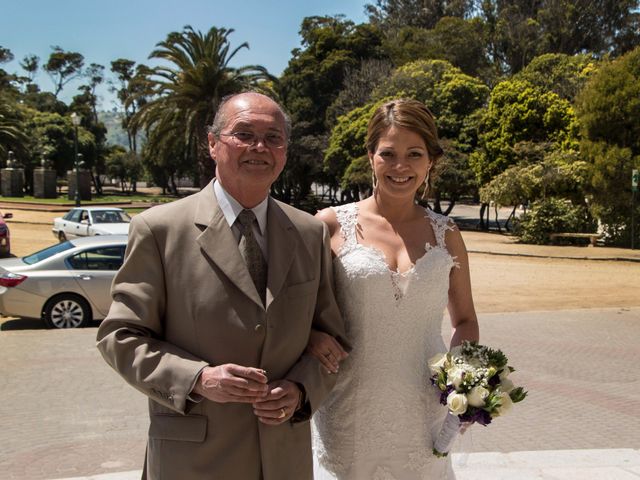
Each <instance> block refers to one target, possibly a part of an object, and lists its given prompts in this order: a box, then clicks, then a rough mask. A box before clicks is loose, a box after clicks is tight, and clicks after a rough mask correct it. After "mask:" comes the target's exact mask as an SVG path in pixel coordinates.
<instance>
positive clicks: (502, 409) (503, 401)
mask: <svg viewBox="0 0 640 480" xmlns="http://www.w3.org/2000/svg"><path fill="white" fill-rule="evenodd" d="M511 407H513V402H512V401H511V397H510V396H509V394H508V393H507V392H502V393H501V394H500V406H499V407H498V408H497V410H496V411H497V413H498V415H505V414H507V413H509V411H510V410H511Z"/></svg>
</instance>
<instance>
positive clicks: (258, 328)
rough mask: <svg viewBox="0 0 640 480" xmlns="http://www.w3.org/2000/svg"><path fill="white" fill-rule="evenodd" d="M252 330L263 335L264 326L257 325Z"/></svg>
mask: <svg viewBox="0 0 640 480" xmlns="http://www.w3.org/2000/svg"><path fill="white" fill-rule="evenodd" d="M254 330H255V331H256V333H264V326H262V324H261V323H259V324H257V325H256V326H255V328H254Z"/></svg>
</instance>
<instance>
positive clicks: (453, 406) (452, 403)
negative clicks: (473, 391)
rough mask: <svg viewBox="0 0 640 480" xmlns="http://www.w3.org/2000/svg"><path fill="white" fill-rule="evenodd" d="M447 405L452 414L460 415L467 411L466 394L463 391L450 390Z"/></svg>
mask: <svg viewBox="0 0 640 480" xmlns="http://www.w3.org/2000/svg"><path fill="white" fill-rule="evenodd" d="M447 406H448V407H449V410H451V413H453V414H454V415H462V414H463V413H464V412H466V411H467V396H466V395H465V394H464V393H456V392H451V393H450V394H449V396H447Z"/></svg>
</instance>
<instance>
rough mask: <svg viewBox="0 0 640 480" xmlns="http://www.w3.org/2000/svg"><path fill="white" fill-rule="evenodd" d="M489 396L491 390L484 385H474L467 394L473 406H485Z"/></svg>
mask: <svg viewBox="0 0 640 480" xmlns="http://www.w3.org/2000/svg"><path fill="white" fill-rule="evenodd" d="M488 396H489V390H487V389H486V388H484V387H481V386H479V385H478V386H477V387H473V388H472V389H471V391H470V392H469V393H468V394H467V400H468V402H469V405H471V406H472V407H478V408H480V407H484V404H485V401H486V399H487V397H488Z"/></svg>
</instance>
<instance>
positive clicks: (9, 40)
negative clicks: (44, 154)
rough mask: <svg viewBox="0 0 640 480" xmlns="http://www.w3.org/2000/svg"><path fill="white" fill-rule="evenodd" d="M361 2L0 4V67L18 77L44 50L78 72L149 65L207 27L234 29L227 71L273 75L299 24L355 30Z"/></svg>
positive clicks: (11, 0) (107, 104)
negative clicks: (315, 21) (329, 20)
mask: <svg viewBox="0 0 640 480" xmlns="http://www.w3.org/2000/svg"><path fill="white" fill-rule="evenodd" d="M366 3H375V2H374V1H373V0H315V1H309V0H278V1H272V0H244V1H243V0H225V1H221V0H208V1H207V0H181V1H171V0H154V1H151V0H102V1H97V0H0V46H2V47H5V48H8V49H9V50H11V52H12V53H13V54H14V57H15V58H14V60H13V61H12V62H9V63H6V64H3V65H2V66H1V68H3V69H4V70H6V71H7V72H9V73H18V74H20V75H24V71H23V70H22V68H21V67H20V65H19V62H20V61H21V60H22V59H23V58H24V57H25V56H26V55H29V54H35V55H37V56H39V57H40V64H41V65H42V64H43V63H45V62H46V60H47V58H48V57H49V54H50V53H51V46H54V45H56V46H60V47H61V48H62V49H64V50H67V51H75V52H79V53H81V54H82V55H84V58H85V66H88V65H89V64H91V63H98V64H101V65H104V66H105V67H106V68H105V73H106V76H107V77H108V76H110V74H111V72H110V71H109V67H110V62H111V61H112V60H115V59H117V58H127V59H130V60H134V61H135V62H137V63H145V64H147V65H152V63H151V62H149V61H148V56H149V53H151V51H152V50H153V49H154V47H155V45H156V43H158V42H160V41H163V40H165V38H166V36H167V34H168V33H169V32H172V31H181V30H182V28H183V27H184V26H185V25H191V26H192V27H193V28H194V29H195V30H200V31H202V32H206V31H208V30H209V29H210V28H211V27H212V26H215V27H218V28H221V27H224V28H227V29H234V32H233V33H232V34H231V35H230V36H229V40H230V43H231V46H232V48H234V47H236V46H238V45H240V44H241V43H243V42H248V43H249V49H248V50H247V49H243V50H241V51H240V52H239V53H238V54H237V55H236V56H235V57H234V61H233V62H232V63H231V65H232V66H241V65H253V64H259V65H262V66H264V67H266V68H267V69H268V70H269V72H270V73H272V74H274V75H280V74H281V73H282V71H283V70H284V68H285V67H286V66H287V63H288V61H289V59H290V58H291V50H293V49H294V48H297V47H299V46H300V37H299V35H298V31H299V30H300V24H301V22H302V19H303V18H304V17H308V16H314V15H336V14H343V15H344V16H345V17H346V18H347V19H350V20H352V21H354V22H355V23H362V22H365V21H367V17H366V15H365V14H364V6H365V4H366ZM36 81H37V82H38V83H39V85H40V87H41V89H42V90H46V91H53V82H52V81H51V80H50V79H49V77H48V76H47V75H46V73H45V72H40V75H39V76H38V77H37V78H36ZM79 84H80V82H75V83H69V84H68V85H67V86H66V87H65V89H64V90H63V91H62V93H61V94H60V99H61V100H62V101H64V102H66V103H69V101H70V100H71V98H72V97H73V96H74V95H76V94H77V93H78V91H77V87H78V85H79ZM98 96H99V97H100V98H101V100H102V102H101V105H102V110H112V109H113V108H114V106H115V102H114V98H115V97H114V95H113V94H112V93H110V92H109V90H108V86H107V85H102V86H101V87H100V88H99V91H98Z"/></svg>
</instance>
